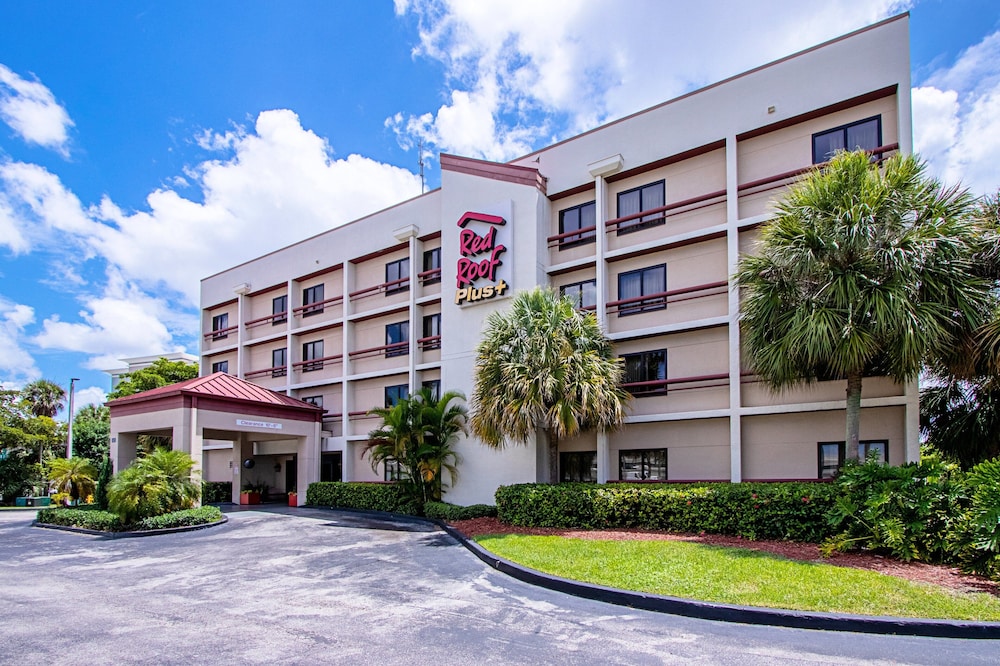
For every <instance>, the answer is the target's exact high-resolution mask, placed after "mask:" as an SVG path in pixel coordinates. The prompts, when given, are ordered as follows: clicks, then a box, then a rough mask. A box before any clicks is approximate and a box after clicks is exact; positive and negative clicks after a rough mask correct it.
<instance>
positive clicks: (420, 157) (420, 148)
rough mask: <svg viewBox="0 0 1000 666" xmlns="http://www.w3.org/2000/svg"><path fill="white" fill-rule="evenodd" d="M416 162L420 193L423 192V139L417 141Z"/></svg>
mask: <svg viewBox="0 0 1000 666" xmlns="http://www.w3.org/2000/svg"><path fill="white" fill-rule="evenodd" d="M417 157H418V159H417V164H419V165H420V193H421V194H423V193H424V140H423V139H420V141H419V142H418V143H417Z"/></svg>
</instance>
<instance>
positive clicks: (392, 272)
mask: <svg viewBox="0 0 1000 666" xmlns="http://www.w3.org/2000/svg"><path fill="white" fill-rule="evenodd" d="M400 280H402V282H400ZM385 282H386V285H387V286H386V288H385V295H386V296H389V295H391V294H398V293H399V292H401V291H409V289H410V260H409V258H406V259H399V260H398V261H390V262H389V263H387V264H386V265H385ZM390 282H391V283H393V284H389V283H390Z"/></svg>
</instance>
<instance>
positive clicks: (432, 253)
mask: <svg viewBox="0 0 1000 666" xmlns="http://www.w3.org/2000/svg"><path fill="white" fill-rule="evenodd" d="M440 268H441V248H439V247H436V248H434V249H431V250H425V251H424V272H425V273H426V272H427V271H433V270H437V271H438V272H437V274H436V275H429V276H427V277H426V278H424V284H437V283H438V282H440V281H441V271H440Z"/></svg>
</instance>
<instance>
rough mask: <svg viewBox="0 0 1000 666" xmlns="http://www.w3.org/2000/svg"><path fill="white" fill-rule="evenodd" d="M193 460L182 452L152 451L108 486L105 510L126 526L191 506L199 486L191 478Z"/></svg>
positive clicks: (198, 494)
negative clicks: (116, 516) (113, 514)
mask: <svg viewBox="0 0 1000 666" xmlns="http://www.w3.org/2000/svg"><path fill="white" fill-rule="evenodd" d="M193 467H194V460H193V459H192V458H191V456H190V455H188V454H187V453H185V452H183V451H174V450H170V449H154V450H153V451H151V452H150V453H147V454H146V455H144V456H143V457H141V458H139V459H138V460H136V461H135V462H134V463H133V464H132V465H131V466H130V467H128V468H126V469H124V470H122V471H121V472H119V473H118V474H117V475H116V476H115V477H114V479H112V480H111V483H110V484H109V485H108V508H109V509H110V510H111V511H112V512H113V513H116V514H118V516H119V517H121V519H122V521H123V522H125V523H131V522H133V521H135V520H137V519H141V518H146V517H149V516H158V515H161V514H164V513H171V512H173V511H179V510H181V509H189V508H191V507H192V506H194V503H195V502H197V501H198V498H199V497H200V496H201V487H200V485H199V484H197V483H195V482H194V481H192V479H191V469H192V468H193Z"/></svg>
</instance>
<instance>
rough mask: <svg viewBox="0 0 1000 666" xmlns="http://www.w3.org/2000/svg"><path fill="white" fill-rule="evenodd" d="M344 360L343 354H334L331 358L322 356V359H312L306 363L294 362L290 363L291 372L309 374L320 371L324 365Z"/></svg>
mask: <svg viewBox="0 0 1000 666" xmlns="http://www.w3.org/2000/svg"><path fill="white" fill-rule="evenodd" d="M343 359H344V355H343V354H334V355H333V356H324V357H322V358H312V359H309V360H308V361H296V362H295V363H292V369H293V370H301V371H303V372H311V371H313V370H322V369H323V364H324V363H334V362H337V361H342V360H343Z"/></svg>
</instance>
